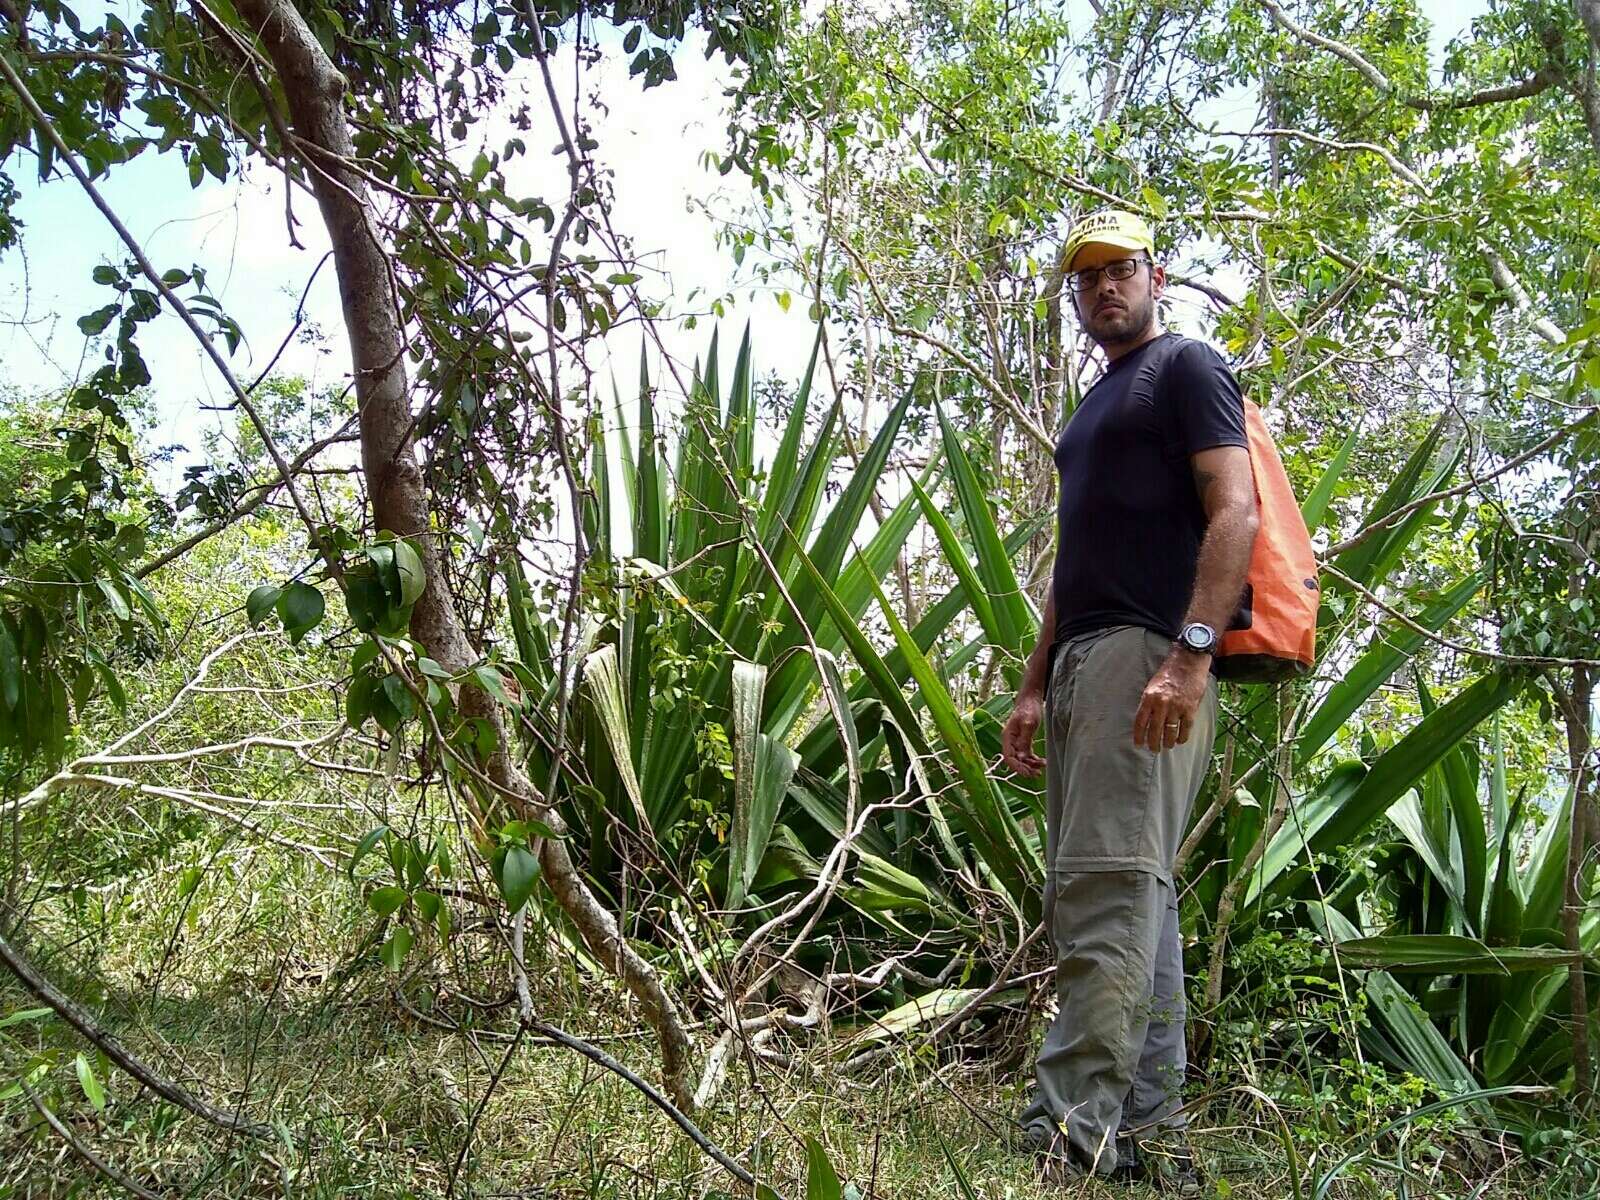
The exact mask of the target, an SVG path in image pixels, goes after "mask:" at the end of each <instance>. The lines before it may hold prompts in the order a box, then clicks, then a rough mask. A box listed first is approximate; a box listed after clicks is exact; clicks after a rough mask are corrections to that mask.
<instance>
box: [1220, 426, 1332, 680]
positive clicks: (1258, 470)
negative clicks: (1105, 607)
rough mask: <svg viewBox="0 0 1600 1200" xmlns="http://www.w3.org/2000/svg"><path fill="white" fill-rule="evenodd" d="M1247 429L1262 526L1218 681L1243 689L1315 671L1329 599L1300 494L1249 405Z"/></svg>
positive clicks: (1222, 651)
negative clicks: (1320, 582) (1320, 622)
mask: <svg viewBox="0 0 1600 1200" xmlns="http://www.w3.org/2000/svg"><path fill="white" fill-rule="evenodd" d="M1244 422H1245V431H1246V434H1247V436H1248V437H1249V440H1250V469H1251V471H1252V472H1254V474H1255V477H1256V507H1257V509H1258V511H1259V513H1260V517H1261V525H1260V528H1259V529H1258V530H1257V532H1256V543H1255V548H1254V549H1253V550H1251V552H1250V571H1249V573H1248V575H1247V576H1246V578H1245V585H1244V596H1243V597H1242V598H1241V600H1240V602H1239V612H1238V614H1237V615H1236V617H1235V618H1234V621H1233V623H1232V624H1231V625H1229V627H1228V629H1227V631H1226V632H1225V633H1223V635H1222V639H1221V644H1220V645H1219V646H1218V647H1217V674H1218V675H1219V676H1220V677H1221V678H1223V679H1227V680H1231V681H1233V682H1235V683H1273V682H1276V681H1278V680H1282V679H1289V678H1291V677H1293V676H1295V675H1300V674H1304V673H1305V672H1306V671H1309V670H1310V669H1311V664H1312V662H1313V660H1314V659H1315V658H1316V650H1317V609H1318V607H1319V606H1320V604H1321V601H1322V594H1321V591H1320V590H1319V589H1318V587H1317V559H1316V555H1315V554H1314V553H1313V552H1312V549H1311V535H1310V534H1309V533H1307V532H1306V523H1305V519H1304V518H1303V517H1301V515H1300V505H1299V504H1298V503H1297V502H1296V500H1295V498H1294V489H1293V488H1291V487H1290V486H1289V476H1288V475H1286V474H1285V473H1284V470H1283V461H1282V460H1281V459H1280V458H1279V457H1278V447H1277V446H1276V445H1274V444H1273V441H1272V434H1270V433H1269V432H1267V425H1266V422H1265V421H1263V420H1262V419H1261V410H1260V409H1259V408H1257V407H1256V406H1255V405H1254V404H1252V403H1251V402H1250V401H1249V400H1246V401H1245V402H1244Z"/></svg>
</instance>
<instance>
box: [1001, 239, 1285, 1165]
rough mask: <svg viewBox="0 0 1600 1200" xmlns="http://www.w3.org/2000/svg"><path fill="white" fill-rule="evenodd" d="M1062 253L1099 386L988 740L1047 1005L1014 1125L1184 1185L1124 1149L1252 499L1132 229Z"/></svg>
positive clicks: (1169, 1009) (1154, 1056) (1060, 450)
mask: <svg viewBox="0 0 1600 1200" xmlns="http://www.w3.org/2000/svg"><path fill="white" fill-rule="evenodd" d="M1063 253H1064V255H1065V256H1066V262H1067V272H1068V274H1067V281H1068V286H1069V287H1070V289H1071V294H1072V297H1073V302H1074V308H1075V310H1076V312H1077V315H1078V320H1079V322H1080V324H1081V325H1082V327H1083V329H1084V332H1086V333H1087V334H1088V335H1089V337H1090V338H1092V339H1093V340H1094V341H1095V342H1096V343H1097V344H1098V345H1099V347H1100V349H1101V351H1102V352H1103V353H1104V355H1105V369H1104V371H1103V372H1102V373H1101V375H1100V377H1099V379H1098V380H1097V381H1096V382H1095V384H1094V386H1093V387H1092V388H1090V389H1089V391H1088V392H1087V394H1085V395H1084V397H1083V400H1082V402H1081V403H1080V404H1079V406H1078V409H1077V411H1076V412H1075V413H1074V414H1073V416H1072V418H1071V420H1070V421H1069V422H1068V423H1067V426H1066V428H1065V430H1064V431H1063V432H1062V434H1061V439H1060V441H1059V442H1058V443H1057V444H1056V452H1055V458H1056V466H1057V468H1058V470H1059V472H1060V476H1061V492H1060V500H1059V505H1058V509H1057V518H1058V541H1057V550H1056V563H1055V575H1054V579H1053V580H1052V585H1051V591H1050V597H1049V599H1048V601H1047V602H1046V604H1045V610H1044V623H1043V627H1042V629H1041V632H1040V636H1039V643H1038V645H1037V646H1036V647H1035V649H1034V651H1033V654H1032V656H1031V657H1030V658H1029V659H1028V665H1027V670H1026V672H1025V674H1024V677H1023V682H1022V687H1021V690H1020V691H1019V692H1018V693H1017V697H1016V705H1015V708H1014V710H1013V712H1012V715H1011V719H1010V720H1009V721H1008V722H1007V723H1006V728H1005V733H1004V737H1003V753H1004V757H1005V760H1006V762H1007V763H1008V764H1009V765H1010V766H1011V767H1012V768H1013V769H1014V770H1016V771H1018V772H1019V773H1021V774H1023V775H1030V776H1031V775H1037V774H1038V773H1039V770H1040V768H1041V767H1047V773H1046V789H1047V790H1046V838H1045V908H1044V912H1045V920H1046V921H1047V922H1048V923H1049V927H1050V931H1051V934H1052V937H1053V942H1054V945H1055V953H1056V996H1057V1000H1058V1003H1059V1010H1058V1012H1057V1014H1056V1017H1055V1020H1054V1021H1053V1022H1052V1023H1051V1026H1050V1029H1049V1031H1048V1032H1047V1033H1046V1035H1045V1038H1044V1044H1043V1046H1042V1047H1041V1048H1040V1051H1039V1057H1038V1061H1037V1064H1036V1067H1035V1079H1036V1089H1035V1093H1034V1099H1033V1102H1032V1104H1030V1105H1029V1106H1028V1108H1027V1109H1025V1110H1024V1112H1023V1114H1022V1118H1021V1119H1022V1123H1023V1126H1024V1128H1025V1130H1026V1133H1027V1137H1028V1141H1029V1143H1030V1145H1032V1146H1033V1147H1034V1149H1035V1150H1036V1151H1038V1152H1039V1153H1040V1155H1041V1156H1042V1157H1043V1159H1044V1161H1045V1164H1046V1167H1047V1169H1049V1170H1050V1171H1052V1172H1053V1173H1062V1174H1068V1175H1073V1174H1091V1173H1093V1174H1107V1175H1118V1176H1122V1177H1125V1178H1138V1177H1141V1176H1142V1175H1143V1174H1144V1173H1145V1172H1146V1171H1161V1172H1163V1173H1164V1174H1165V1176H1166V1177H1168V1178H1170V1179H1172V1180H1173V1181H1174V1182H1179V1183H1183V1184H1185V1185H1186V1186H1187V1185H1188V1184H1192V1183H1197V1182H1198V1180H1197V1179H1196V1178H1194V1175H1193V1167H1192V1164H1191V1163H1190V1162H1189V1160H1188V1156H1187V1152H1185V1151H1180V1152H1179V1154H1178V1155H1177V1156H1176V1157H1174V1156H1173V1155H1170V1154H1169V1155H1167V1156H1166V1157H1165V1158H1164V1159H1162V1158H1161V1156H1158V1155H1157V1154H1155V1153H1153V1152H1151V1153H1145V1154H1144V1155H1143V1156H1142V1157H1141V1153H1140V1145H1141V1143H1147V1142H1148V1141H1149V1140H1150V1139H1151V1138H1152V1135H1153V1134H1155V1133H1156V1132H1157V1131H1158V1130H1161V1129H1162V1128H1166V1129H1168V1130H1177V1129H1179V1128H1181V1126H1182V1125H1183V1118H1182V1114H1181V1113H1180V1112H1178V1111H1176V1110H1177V1109H1178V1108H1179V1105H1180V1099H1179V1092H1180V1088H1181V1086H1182V1082H1183V1073H1184V1069H1185V1065H1186V1063H1185V1049H1184V1000H1183V957H1182V944H1181V942H1180V940H1179V933H1178V901H1177V894H1176V891H1175V888H1174V886H1173V880H1172V866H1173V858H1174V857H1175V855H1176V854H1177V850H1178V845H1179V842H1180V840H1181V838H1182V836H1183V831H1184V825H1185V822H1186V821H1187V819H1188V814H1189V809H1190V807H1191V805H1192V804H1193V803H1194V798H1195V795H1196V793H1197V792H1198V791H1199V790H1200V784H1201V781H1202V779H1203V777H1204V775H1205V771H1206V768H1207V765H1208V763H1209V761H1210V756H1211V745H1212V739H1213V734H1214V732H1215V724H1216V705H1217V694H1216V683H1215V681H1214V679H1213V674H1212V671H1211V665H1212V662H1213V652H1214V650H1215V647H1216V642H1217V639H1218V637H1219V636H1220V634H1221V632H1222V631H1223V630H1225V629H1226V628H1227V627H1228V625H1229V623H1230V620H1231V618H1232V617H1233V615H1234V613H1235V611H1236V609H1237V608H1238V604H1239V601H1240V599H1241V597H1242V594H1243V588H1244V580H1245V573H1246V571H1247V569H1248V567H1249V563H1250V550H1251V546H1252V544H1253V542H1254V540H1255V534H1256V524H1257V516H1256V501H1255V486H1254V480H1253V477H1252V474H1251V469H1250V458H1249V451H1248V449H1247V445H1248V442H1247V440H1246V436H1245V423H1244V406H1243V401H1242V398H1241V396H1240V393H1239V387H1238V384H1237V383H1236V382H1235V380H1234V378H1233V376H1232V374H1231V373H1230V372H1229V370H1228V368H1227V367H1226V366H1225V365H1224V363H1223V362H1222V360H1221V358H1220V357H1219V356H1218V355H1217V354H1216V353H1215V352H1214V351H1212V350H1211V349H1210V348H1209V347H1208V346H1206V345H1205V344H1204V343H1201V342H1196V341H1191V340H1189V339H1187V338H1183V337H1179V336H1178V335H1176V334H1172V333H1168V332H1166V331H1165V330H1163V329H1162V327H1161V325H1160V323H1159V321H1158V319H1157V313H1156V305H1157V302H1158V301H1159V300H1160V299H1161V297H1162V294H1163V292H1164V290H1165V287H1166V273H1165V271H1164V270H1163V269H1162V268H1161V267H1160V266H1159V265H1157V263H1156V262H1155V242H1154V239H1153V237H1152V236H1151V233H1150V229H1149V227H1148V226H1147V225H1146V224H1145V223H1144V222H1143V221H1142V220H1140V219H1139V218H1138V217H1136V216H1134V215H1133V214H1131V213H1125V212H1117V211H1109V212H1102V213H1098V214H1096V215H1094V216H1091V217H1089V218H1086V219H1085V220H1083V221H1081V222H1079V224H1078V225H1077V226H1076V227H1075V228H1074V229H1073V231H1072V234H1071V236H1070V237H1069V238H1068V241H1067V245H1066V247H1065V248H1064V250H1063ZM1045 718H1048V719H1047V720H1045ZM1042 720H1043V721H1044V723H1045V738H1046V758H1043V759H1041V758H1040V757H1039V756H1038V754H1036V753H1035V751H1034V736H1035V733H1036V731H1037V730H1038V727H1039V725H1040V723H1041V721H1042ZM1119 1135H1120V1137H1121V1139H1122V1140H1121V1142H1120V1143H1119ZM1146 1149H1147V1150H1150V1149H1151V1147H1150V1146H1149V1145H1146ZM1119 1160H1120V1161H1119Z"/></svg>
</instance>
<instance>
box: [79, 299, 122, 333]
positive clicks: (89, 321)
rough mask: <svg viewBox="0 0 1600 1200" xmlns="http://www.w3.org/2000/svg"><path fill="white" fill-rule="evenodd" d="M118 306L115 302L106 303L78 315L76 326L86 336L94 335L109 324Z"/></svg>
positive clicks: (101, 331)
mask: <svg viewBox="0 0 1600 1200" xmlns="http://www.w3.org/2000/svg"><path fill="white" fill-rule="evenodd" d="M119 307H120V306H118V305H116V304H107V305H106V306H105V307H103V308H97V309H95V310H94V311H93V312H92V313H89V314H87V315H86V316H82V317H79V318H78V328H79V329H80V330H81V331H82V332H83V333H84V335H85V336H87V337H94V336H95V334H97V333H104V332H105V330H106V326H107V325H109V324H111V321H112V319H113V318H114V317H115V316H116V315H117V313H118V311H119Z"/></svg>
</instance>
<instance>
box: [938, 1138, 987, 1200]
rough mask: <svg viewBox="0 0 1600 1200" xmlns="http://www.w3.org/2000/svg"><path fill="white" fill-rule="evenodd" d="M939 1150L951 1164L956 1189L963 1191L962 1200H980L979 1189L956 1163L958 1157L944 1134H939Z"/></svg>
mask: <svg viewBox="0 0 1600 1200" xmlns="http://www.w3.org/2000/svg"><path fill="white" fill-rule="evenodd" d="M936 1132H937V1131H936ZM939 1149H941V1150H943V1151H944V1160H945V1162H947V1163H949V1164H950V1170H951V1172H952V1173H953V1174H954V1175H955V1177H956V1187H957V1188H959V1189H960V1191H961V1200H980V1198H979V1196H978V1192H977V1189H975V1188H974V1187H973V1186H972V1181H971V1180H969V1179H968V1178H967V1173H966V1172H965V1171H963V1170H962V1169H961V1164H960V1163H959V1162H957V1161H956V1156H955V1155H954V1154H953V1153H952V1152H951V1150H950V1143H949V1142H947V1141H945V1138H944V1134H942V1133H940V1134H939Z"/></svg>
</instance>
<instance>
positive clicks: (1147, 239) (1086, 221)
mask: <svg viewBox="0 0 1600 1200" xmlns="http://www.w3.org/2000/svg"><path fill="white" fill-rule="evenodd" d="M1092 243H1099V244H1100V245H1103V246H1116V247H1118V248H1120V249H1122V250H1143V251H1144V252H1145V253H1146V254H1148V255H1149V256H1150V257H1151V258H1154V257H1155V255H1156V239H1155V235H1154V234H1152V233H1151V232H1150V226H1148V225H1146V224H1145V222H1144V218H1143V217H1139V216H1136V215H1135V214H1133V213H1131V212H1124V211H1123V210H1122V209H1119V208H1104V209H1101V210H1100V211H1099V212H1097V213H1091V214H1089V215H1088V216H1087V217H1084V218H1083V220H1081V221H1079V222H1078V223H1077V224H1076V225H1074V226H1073V227H1072V232H1071V233H1069V234H1068V235H1067V244H1066V246H1065V248H1064V249H1063V250H1062V257H1063V258H1064V259H1065V260H1066V264H1067V270H1069V271H1070V270H1072V260H1073V259H1074V258H1076V257H1078V251H1079V250H1082V249H1083V248H1084V247H1085V246H1087V245H1090V244H1092Z"/></svg>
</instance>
